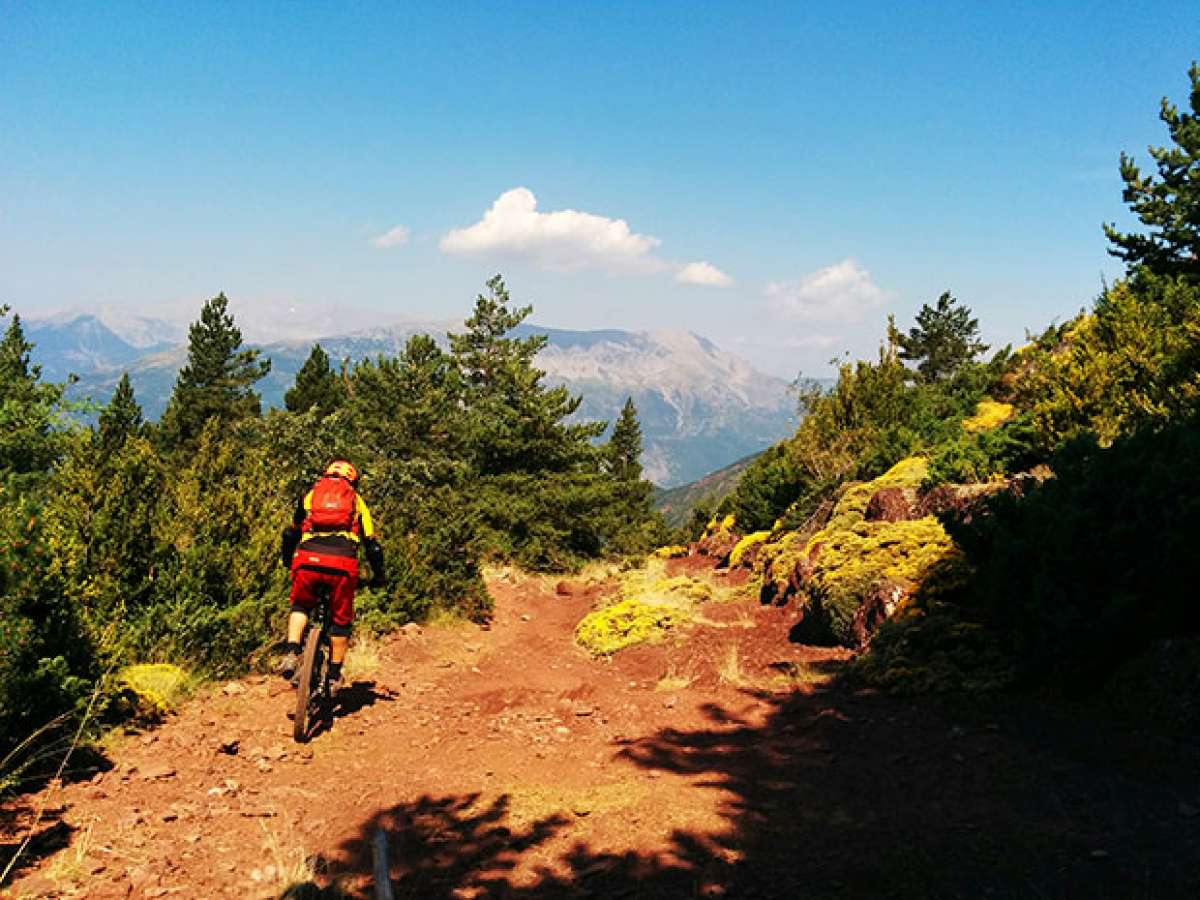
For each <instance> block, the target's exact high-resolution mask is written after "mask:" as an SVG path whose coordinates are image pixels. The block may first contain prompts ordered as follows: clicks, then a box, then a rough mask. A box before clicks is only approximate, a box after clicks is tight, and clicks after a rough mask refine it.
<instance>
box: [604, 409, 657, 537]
mask: <svg viewBox="0 0 1200 900" xmlns="http://www.w3.org/2000/svg"><path fill="white" fill-rule="evenodd" d="M604 457H605V463H606V466H607V468H608V471H609V473H610V474H611V476H612V477H613V479H614V480H615V481H616V486H615V490H614V499H615V503H614V510H613V527H612V529H611V534H610V536H609V539H608V543H609V549H611V550H614V551H616V552H618V553H636V552H639V551H645V550H649V549H651V547H652V546H653V545H654V544H655V543H656V542H658V541H659V539H660V538H663V537H665V526H664V525H663V523H662V521H661V519H660V518H659V516H658V515H657V514H656V513H655V511H654V486H653V485H651V484H650V482H648V481H645V480H643V479H642V462H641V457H642V425H641V423H640V422H639V421H638V414H637V406H636V405H634V402H633V398H632V397H627V398H626V399H625V405H624V406H623V407H621V415H620V416H619V417H618V418H617V421H616V423H615V424H614V425H613V431H612V436H611V437H610V438H609V440H608V443H607V444H605V446H604Z"/></svg>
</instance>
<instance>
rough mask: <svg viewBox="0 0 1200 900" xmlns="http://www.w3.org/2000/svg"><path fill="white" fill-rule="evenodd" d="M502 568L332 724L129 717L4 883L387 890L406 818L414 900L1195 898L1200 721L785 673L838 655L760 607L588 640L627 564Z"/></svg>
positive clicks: (153, 892) (404, 891) (219, 709)
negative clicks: (594, 643) (584, 637)
mask: <svg viewBox="0 0 1200 900" xmlns="http://www.w3.org/2000/svg"><path fill="white" fill-rule="evenodd" d="M489 586H490V589H491V590H492V592H493V595H494V596H495V598H496V608H497V614H496V619H495V622H494V624H493V627H492V628H491V629H490V630H488V631H480V630H478V629H475V628H474V627H471V626H458V627H452V628H446V629H428V630H425V631H423V632H420V633H416V630H415V629H410V632H409V633H408V634H403V635H398V636H397V637H396V638H395V639H394V640H391V641H389V642H387V643H386V644H385V645H384V647H383V649H382V652H381V654H380V655H381V659H380V661H379V665H378V668H377V671H376V672H375V673H373V674H371V676H370V678H369V679H368V678H364V680H362V681H360V682H358V683H357V684H355V685H354V686H353V687H352V688H351V689H350V690H349V691H348V692H347V694H346V702H345V704H344V705H343V708H342V709H341V710H340V714H339V716H338V718H337V719H336V720H335V722H334V724H333V728H332V729H331V730H330V731H328V732H326V733H324V734H322V735H321V736H320V737H319V738H318V739H317V740H315V741H314V742H313V743H312V744H310V745H307V746H304V747H300V746H298V745H296V744H294V743H292V742H291V741H290V739H289V736H288V735H289V723H288V722H287V721H286V719H285V717H284V712H285V710H286V708H287V705H288V701H289V700H290V694H288V692H287V691H286V690H285V689H283V688H282V686H280V685H279V684H277V683H276V682H274V681H273V680H270V679H251V680H248V681H245V682H240V683H235V684H231V685H226V686H221V687H216V688H214V689H213V690H212V692H211V693H210V694H209V695H208V696H206V697H203V698H200V699H198V700H196V701H195V702H193V703H190V704H189V705H188V706H187V707H186V708H185V709H184V710H183V711H181V713H180V714H179V715H178V716H176V717H174V718H172V719H171V720H170V721H169V722H167V723H166V724H164V725H163V726H161V727H159V728H158V729H156V730H154V731H152V732H150V733H147V734H144V735H134V736H131V737H129V738H127V739H126V740H124V741H123V742H122V743H120V744H119V745H117V746H115V747H114V748H113V749H112V750H111V753H110V757H111V762H112V768H111V769H110V770H109V771H101V772H96V773H94V774H93V773H90V772H81V773H78V774H79V775H80V776H82V777H80V779H79V780H76V781H74V782H73V783H71V784H68V785H65V786H52V787H51V788H49V789H48V790H49V792H50V793H49V794H48V795H46V796H47V798H48V800H49V803H50V807H49V808H50V809H51V810H53V815H51V816H50V817H49V819H48V821H47V822H46V824H45V825H44V828H45V829H46V830H47V835H48V838H47V839H48V843H47V845H46V846H45V847H44V848H43V850H42V851H41V852H40V853H39V854H36V855H34V856H33V857H31V862H30V864H29V865H28V866H27V867H26V868H25V869H24V870H22V872H21V873H20V875H19V876H18V877H17V879H16V880H15V881H14V883H13V884H12V885H11V886H10V887H9V888H8V890H9V893H10V894H11V895H12V896H15V897H16V896H23V895H26V896H64V897H69V896H80V897H82V896H87V897H100V898H104V897H168V896H176V895H178V896H222V897H264V898H266V897H278V896H280V895H281V894H282V893H283V892H284V891H285V890H287V889H289V888H290V893H289V896H293V897H305V896H308V897H317V896H337V895H336V894H335V893H333V889H332V888H331V887H330V885H334V884H336V885H337V889H338V890H340V891H342V892H344V893H345V894H347V895H350V896H364V897H365V896H370V895H371V869H372V862H371V851H370V845H371V841H372V838H373V836H374V834H375V833H376V831H378V830H379V829H383V830H384V832H385V833H386V835H387V840H388V844H389V849H390V856H391V860H392V867H391V872H390V875H391V878H392V881H393V884H394V888H395V892H396V896H398V897H414V898H415V897H421V898H470V897H517V898H520V897H606V898H607V897H764V898H766V897H818V898H819V897H830V898H833V897H880V896H881V897H914V898H916V897H959V896H961V897H979V896H987V897H1079V896H1088V897H1189V896H1200V815H1197V808H1198V807H1200V748H1198V747H1197V746H1196V744H1194V743H1187V742H1181V741H1179V740H1172V739H1168V738H1164V737H1156V736H1152V735H1149V734H1139V733H1130V732H1127V731H1124V730H1122V729H1120V728H1119V727H1117V726H1113V725H1104V726H1101V725H1096V724H1094V723H1093V724H1089V725H1087V726H1086V727H1085V726H1084V725H1083V724H1081V722H1080V720H1078V719H1077V718H1075V717H1072V716H1066V715H1063V714H1062V713H1061V712H1060V713H1057V714H1051V713H1050V712H1049V711H1045V710H1042V709H1039V708H1038V707H1037V706H1036V705H1034V704H1032V703H1031V702H1030V701H1029V700H1028V698H1008V699H1003V700H998V701H989V702H988V703H986V704H980V703H975V702H963V701H937V700H929V699H923V700H905V699H897V698H893V697H885V696H876V695H871V694H853V693H849V692H846V691H843V690H840V689H836V688H831V687H828V686H827V685H824V684H822V683H821V680H820V679H819V678H813V679H811V681H810V682H809V683H802V684H792V685H791V686H790V687H789V689H788V690H786V691H784V690H783V689H782V688H781V687H780V684H779V679H778V677H777V675H778V673H779V672H780V671H797V670H803V671H808V672H813V671H818V670H819V669H820V668H821V667H822V666H827V665H831V664H836V663H835V658H836V654H831V653H829V652H828V651H822V650H819V649H817V648H806V647H797V646H794V645H789V644H788V643H787V641H786V635H787V633H788V630H789V628H790V626H791V624H792V623H791V622H790V621H789V615H790V613H789V611H788V610H786V609H782V610H781V609H777V608H773V607H760V606H759V605H758V604H757V603H756V602H755V601H753V600H744V601H739V602H738V603H735V604H728V603H727V604H721V605H719V606H717V605H714V607H713V608H712V609H708V610H705V615H704V617H703V619H704V624H702V625H700V626H697V627H696V628H695V629H693V630H692V631H691V632H690V633H689V634H688V636H687V637H686V638H685V639H684V640H683V641H681V642H680V643H678V644H671V645H663V646H659V647H648V648H636V649H633V650H630V651H626V652H624V653H621V654H618V655H617V656H616V657H615V658H613V659H612V660H593V659H590V658H588V657H587V656H585V655H584V654H582V653H581V652H580V651H579V650H578V649H577V648H576V647H575V646H574V645H573V642H572V633H573V629H574V627H575V624H576V623H577V622H578V621H579V619H580V618H581V617H582V616H583V615H584V614H585V613H586V612H587V611H588V610H589V609H590V608H591V606H592V604H593V603H594V602H595V601H596V599H597V598H598V596H599V595H600V594H601V593H602V592H603V591H604V590H606V589H607V588H606V586H605V585H591V586H589V585H585V584H582V583H579V584H568V585H566V586H565V589H563V587H561V586H560V588H559V590H555V586H554V583H553V582H549V581H544V580H541V579H535V578H528V577H524V576H520V575H507V576H503V577H498V578H494V579H492V580H491V582H490V585H489ZM730 659H733V660H736V662H737V668H736V671H733V672H731V671H730V665H729V660H730ZM831 661H832V662H831ZM664 676H668V677H667V678H664ZM40 799H41V798H40V797H38V796H32V797H26V798H22V799H21V800H19V801H16V802H13V803H10V804H8V805H7V806H6V807H5V808H4V810H3V816H4V818H3V819H0V827H2V828H4V829H5V831H4V834H5V836H4V838H3V840H4V842H5V843H6V844H7V843H8V842H9V840H10V839H11V837H10V836H11V835H15V833H16V831H17V829H18V828H19V827H20V824H21V822H22V821H24V817H26V816H27V814H28V808H29V806H30V805H31V804H33V803H37V802H40Z"/></svg>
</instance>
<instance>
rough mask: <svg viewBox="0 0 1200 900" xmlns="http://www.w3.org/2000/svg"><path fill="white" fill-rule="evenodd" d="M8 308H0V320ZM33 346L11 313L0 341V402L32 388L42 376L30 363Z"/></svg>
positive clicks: (38, 368) (37, 368)
mask: <svg viewBox="0 0 1200 900" xmlns="http://www.w3.org/2000/svg"><path fill="white" fill-rule="evenodd" d="M9 311H10V307H8V306H0V318H3V317H4V316H6V315H8V313H9ZM32 351H33V344H31V343H29V341H27V340H25V329H24V328H22V327H21V317H20V316H19V315H17V314H16V313H13V316H12V319H11V321H9V323H8V328H6V329H5V331H4V339H3V340H0V400H6V399H8V398H9V397H10V396H14V395H15V394H16V393H18V392H20V391H23V390H27V389H28V388H30V387H32V386H33V385H34V384H35V383H36V382H37V380H38V379H39V378H41V375H42V369H41V366H35V365H32V364H31V363H30V354H31V353H32Z"/></svg>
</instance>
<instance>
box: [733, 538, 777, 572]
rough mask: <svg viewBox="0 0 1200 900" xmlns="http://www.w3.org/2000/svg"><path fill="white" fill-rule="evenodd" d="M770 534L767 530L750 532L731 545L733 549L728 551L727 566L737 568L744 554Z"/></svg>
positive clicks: (760, 543) (744, 557)
mask: <svg viewBox="0 0 1200 900" xmlns="http://www.w3.org/2000/svg"><path fill="white" fill-rule="evenodd" d="M770 536H771V532H769V531H755V532H752V533H750V534H748V535H746V536H745V537H743V538H742V539H741V540H739V541H738V542H737V543H736V544H734V545H733V550H731V551H730V552H729V567H730V568H737V567H738V566H740V565H741V564H742V562H743V561H744V560H745V559H746V554H747V553H749V552H750V551H751V550H753V549H754V548H756V547H759V546H761V545H762V544H763V543H765V542H766V540H767V538H769V537H770Z"/></svg>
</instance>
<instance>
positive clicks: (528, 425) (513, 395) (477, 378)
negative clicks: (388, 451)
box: [450, 275, 604, 475]
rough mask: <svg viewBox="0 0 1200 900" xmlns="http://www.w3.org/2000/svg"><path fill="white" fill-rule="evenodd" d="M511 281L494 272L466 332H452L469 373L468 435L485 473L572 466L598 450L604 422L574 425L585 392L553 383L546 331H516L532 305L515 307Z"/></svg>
mask: <svg viewBox="0 0 1200 900" xmlns="http://www.w3.org/2000/svg"><path fill="white" fill-rule="evenodd" d="M510 303H511V298H510V297H509V294H508V289H507V288H506V287H505V285H504V280H503V279H502V278H501V277H500V276H499V275H497V276H495V277H494V278H492V279H491V280H490V281H488V283H487V293H485V294H480V295H479V296H478V297H476V299H475V310H474V312H473V313H472V315H471V317H470V318H469V319H467V321H466V323H465V324H466V326H467V330H466V331H465V332H464V333H462V334H451V335H450V348H451V354H452V356H453V357H454V360H455V362H456V363H457V364H458V366H459V368H460V370H461V371H462V374H463V381H464V385H463V387H464V402H465V407H466V413H467V441H468V444H469V447H470V449H471V451H472V453H473V455H474V461H475V464H476V465H477V467H478V469H479V471H480V472H481V474H484V475H494V474H504V473H509V472H541V471H565V470H567V469H570V468H573V467H576V466H578V465H580V464H581V463H582V462H583V461H585V460H588V459H589V458H590V457H591V456H592V455H593V452H592V448H591V446H590V443H589V442H590V441H591V440H592V438H595V437H598V436H599V435H600V434H602V433H603V431H604V425H603V423H595V422H584V423H571V424H567V423H566V422H565V421H564V420H565V419H566V418H567V417H568V416H570V415H571V414H572V413H573V412H575V410H577V409H578V408H579V404H580V402H581V399H582V398H580V397H573V396H571V393H570V391H568V390H567V389H566V388H565V387H562V386H559V387H552V388H551V387H546V386H545V385H544V384H542V377H543V376H544V375H545V373H544V372H543V371H541V370H540V369H538V368H537V367H536V366H535V365H534V358H535V357H536V356H537V354H538V353H539V352H540V351H541V350H542V348H543V347H545V346H546V341H547V338H546V337H545V335H531V336H529V337H523V338H522V337H511V336H510V333H511V332H512V331H513V329H515V328H516V327H517V326H518V325H520V324H521V322H523V321H524V320H525V318H526V317H527V316H528V315H529V313H530V312H531V311H532V307H530V306H524V307H518V308H516V309H513V308H512V307H511V306H510Z"/></svg>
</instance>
